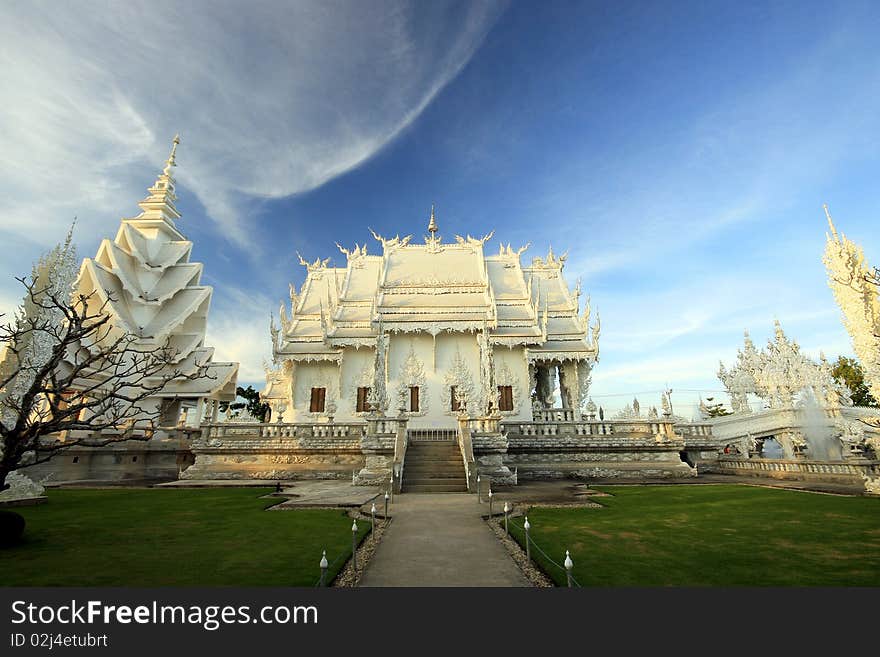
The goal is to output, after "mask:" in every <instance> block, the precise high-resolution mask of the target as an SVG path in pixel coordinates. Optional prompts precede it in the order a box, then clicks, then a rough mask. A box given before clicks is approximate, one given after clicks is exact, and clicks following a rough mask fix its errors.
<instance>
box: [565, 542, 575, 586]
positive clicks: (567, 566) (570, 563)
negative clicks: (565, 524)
mask: <svg viewBox="0 0 880 657" xmlns="http://www.w3.org/2000/svg"><path fill="white" fill-rule="evenodd" d="M564 565H565V578H566V579H567V580H568V588H571V586H572V583H571V569H572V568H574V561H572V560H571V555H570V554H569V553H568V550H566V551H565V562H564Z"/></svg>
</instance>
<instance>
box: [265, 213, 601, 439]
mask: <svg viewBox="0 0 880 657" xmlns="http://www.w3.org/2000/svg"><path fill="white" fill-rule="evenodd" d="M371 232H372V231H371ZM373 237H374V238H375V239H376V241H377V242H378V243H379V244H380V245H381V253H379V254H375V255H373V254H368V252H367V246H366V244H364V245H363V246H358V245H355V247H354V248H353V249H351V250H349V249H346V248H344V247H342V246H339V245H338V244H337V246H338V247H339V249H340V251H342V252H343V253H344V254H345V255H346V257H347V261H348V262H347V265H346V267H343V268H332V267H329V266H328V262H329V258H328V259H324V260H321V259H317V260H315V261H314V262H311V263H309V262H306V261H305V260H303V258H302V257H301V256H300V262H301V264H302V265H303V266H305V267H306V268H307V276H306V279H305V282H304V283H303V285H302V288H301V290H300V291H299V293H297V292H296V290H295V288H294V287H293V285H291V288H290V313H289V315H288V312H287V308H286V304H284V303H283V302H282V304H281V311H280V324H281V325H280V328H278V327H277V326H276V325H275V322H274V321H273V322H272V326H271V339H272V350H273V356H274V367H273V368H272V369H270V370H268V371H267V385H266V388H265V390H264V391H263V395H262V396H263V399H264V400H266V401H268V402H269V403H270V406H271V408H272V414H273V418H274V419H275V420H276V421H281V420H282V419H283V421H285V422H315V421H318V422H320V421H333V418H335V419H336V420H337V421H343V422H344V421H353V420H358V419H361V418H362V417H363V416H366V415H367V414H369V413H370V411H371V409H376V410H377V411H378V412H379V413H385V414H390V415H394V416H397V415H398V414H399V413H400V412H403V414H405V415H406V416H407V417H408V419H409V426H410V427H413V428H419V427H424V428H427V427H431V428H444V427H449V428H454V427H455V426H456V417H457V416H458V415H459V413H460V411H461V410H462V408H463V407H464V408H466V409H467V411H469V412H470V413H472V414H487V415H488V414H496V413H500V414H501V415H502V416H504V417H505V418H506V421H507V420H509V421H519V420H523V421H531V420H532V418H533V410H534V409H533V406H534V407H535V408H536V409H540V408H551V407H561V408H563V409H580V408H581V407H583V405H584V404H585V402H586V401H587V393H588V390H589V385H590V371H591V369H592V367H593V365H594V364H595V363H596V361H597V359H598V356H599V319H598V317H597V318H596V321H595V324H594V325H593V326H592V327H591V326H590V304H589V299H587V301H586V303H585V307H584V308H583V312H581V311H580V308H579V305H580V296H581V290H580V281H578V283H577V285H576V286H575V288H574V289H569V287H568V284H567V283H566V281H565V278H564V277H563V273H562V272H563V268H564V265H565V259H566V257H565V255H562V256H557V255H555V254H554V253H553V250H552V248H551V250H550V252H549V253H548V254H547V256H546V257H545V258H541V257H535V258H533V259H532V261H531V263H529V264H527V265H523V264H522V263H521V261H520V257H521V255H522V253H523V252H524V251H525V250H526V248H527V247H528V245H526V246H525V247H522V248H520V249H513V248H511V246H510V245H509V244H508V245H506V246H505V245H503V244H502V245H501V248H500V250H499V252H498V253H497V254H494V255H488V254H486V253H485V252H484V247H485V244H486V241H487V240H488V239H489V238H490V237H491V234H489V235H487V236H485V237H483V238H480V239H476V238H473V237H471V236H470V235H468V236H467V237H461V236H458V235H456V237H455V242H454V243H444V242H443V240H442V237H441V236H440V235H439V234H438V228H437V222H436V220H435V217H434V211H433V208H432V210H431V217H430V222H429V225H428V235H427V236H426V237H425V238H424V243H423V244H418V243H412V236H411V235H407V236H406V237H403V238H401V237H399V236H398V237H394V238H393V239H388V238H385V237H382V236H380V235H377V234H375V233H373ZM532 390H535V393H534V395H533V396H532V394H531V391H532Z"/></svg>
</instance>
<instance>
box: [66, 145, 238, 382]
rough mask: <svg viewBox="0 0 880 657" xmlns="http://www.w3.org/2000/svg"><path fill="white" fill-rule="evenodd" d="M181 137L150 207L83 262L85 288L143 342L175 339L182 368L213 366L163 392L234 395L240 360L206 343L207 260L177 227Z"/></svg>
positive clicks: (118, 325)
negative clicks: (195, 256) (193, 257)
mask: <svg viewBox="0 0 880 657" xmlns="http://www.w3.org/2000/svg"><path fill="white" fill-rule="evenodd" d="M178 143H179V138H178V137H175V138H174V145H173V146H172V148H171V154H170V155H169V157H168V160H167V162H166V163H165V168H164V169H163V171H162V173H161V174H160V175H159V177H158V178H157V180H156V183H155V184H154V185H153V186H152V187H150V188H149V190H148V191H149V196H147V198H145V199H144V200H143V201H141V202H140V203H139V204H138V205H139V206H140V208H141V210H142V212H141V213H140V214H139V215H138V216H137V217H134V218H132V219H122V221H121V223H120V226H119V230H118V232H117V233H116V239H115V240H113V241H112V242H111V241H110V240H109V239H105V240H103V241H102V242H101V245H100V246H99V247H98V253H97V255H96V256H95V258H94V259H91V258H85V259H84V260H83V263H82V267H81V269H80V283H79V285H80V290H81V291H82V292H83V293H84V294H86V295H89V294H92V293H94V295H95V298H96V301H97V302H98V303H106V304H107V306H106V307H107V308H108V309H109V311H110V312H111V313H112V314H113V324H114V327H115V329H116V330H118V331H125V332H127V333H129V334H131V335H133V336H136V337H137V338H138V340H137V343H136V345H135V347H136V348H140V349H149V348H161V347H163V346H165V345H166V344H167V345H170V347H171V348H172V349H174V350H175V351H176V352H177V356H176V361H175V363H174V368H175V369H176V370H179V371H180V372H181V373H183V374H190V373H192V372H195V371H196V369H197V368H198V367H200V366H204V365H207V369H208V373H207V374H208V376H207V377H204V378H199V379H193V380H179V381H171V382H170V383H169V384H168V385H166V386H165V388H164V390H163V391H162V392H161V393H159V394H158V395H157V397H214V398H220V399H233V398H234V397H235V384H236V378H237V375H238V363H220V362H213V361H212V358H213V354H214V348H213V347H206V346H205V345H204V340H205V330H206V328H207V321H208V309H209V307H210V305H211V295H212V292H213V290H212V288H211V287H210V286H207V285H201V284H200V279H201V276H202V267H203V266H202V264H201V263H199V262H190V260H189V258H190V254H191V252H192V246H193V245H192V242H190V241H189V240H187V239H186V237H185V236H184V235H183V234H182V233H181V232H180V231H179V230H178V229H177V226H176V224H175V221H177V220H178V219H180V216H181V215H180V213H179V212H178V210H177V208H176V207H175V205H174V203H175V201H176V200H177V196H176V195H175V193H174V177H173V176H172V174H171V169H172V167H175V166H177V164H176V162H175V155H176V152H177V144H178Z"/></svg>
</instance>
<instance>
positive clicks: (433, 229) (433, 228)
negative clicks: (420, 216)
mask: <svg viewBox="0 0 880 657" xmlns="http://www.w3.org/2000/svg"><path fill="white" fill-rule="evenodd" d="M428 232H429V233H431V235H433V234H434V233H436V232H437V222H436V221H434V204H433V203H431V221H429V222H428Z"/></svg>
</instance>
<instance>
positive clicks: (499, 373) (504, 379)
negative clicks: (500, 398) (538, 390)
mask: <svg viewBox="0 0 880 657" xmlns="http://www.w3.org/2000/svg"><path fill="white" fill-rule="evenodd" d="M495 382H496V384H497V385H499V386H510V388H511V392H512V393H513V409H512V410H509V411H501V414H502V415H516V414H518V413H519V405H520V402H521V401H522V399H523V393H522V386H521V384H520V380H519V377H518V376H517V375H516V374H514V373H513V372H512V371H511V369H510V368H509V367H508V366H507V363H505V362H504V361H501V367H499V368H497V369H496V370H495ZM496 390H497V388H496ZM496 408H497V406H496Z"/></svg>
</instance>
